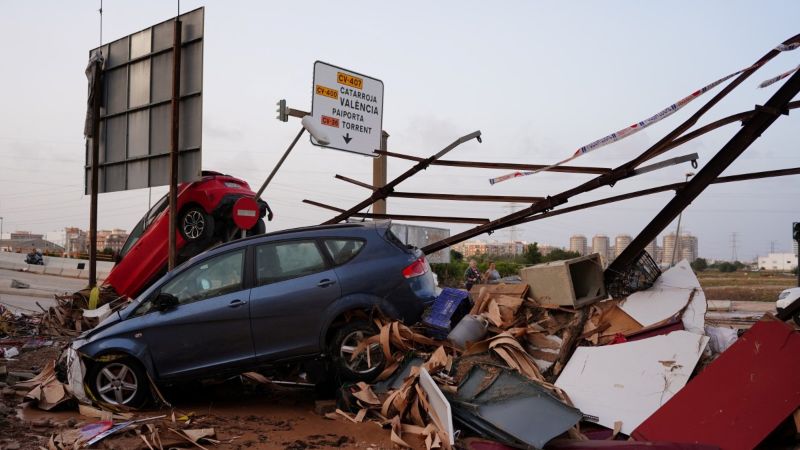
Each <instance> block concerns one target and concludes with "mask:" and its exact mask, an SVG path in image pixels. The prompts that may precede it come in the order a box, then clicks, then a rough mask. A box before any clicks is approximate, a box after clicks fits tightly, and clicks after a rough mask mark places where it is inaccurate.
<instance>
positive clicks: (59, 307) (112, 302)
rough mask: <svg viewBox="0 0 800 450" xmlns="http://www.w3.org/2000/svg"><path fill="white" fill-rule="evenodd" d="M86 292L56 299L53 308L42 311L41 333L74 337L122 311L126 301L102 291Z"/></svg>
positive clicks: (104, 289)
mask: <svg viewBox="0 0 800 450" xmlns="http://www.w3.org/2000/svg"><path fill="white" fill-rule="evenodd" d="M95 292H96V294H93V293H92V292H91V291H90V290H89V289H85V290H83V291H79V292H76V293H74V294H66V295H56V296H55V300H56V306H51V307H50V308H48V309H47V310H45V311H44V314H43V316H42V318H41V331H42V333H45V334H50V335H53V336H63V337H68V338H74V337H77V336H78V335H79V334H81V333H82V332H83V331H85V330H90V329H92V328H94V327H95V326H97V324H98V323H100V321H101V320H103V319H104V318H106V317H108V316H109V315H110V314H111V313H112V312H114V311H117V310H119V309H121V308H123V307H124V306H125V305H126V304H127V303H128V302H129V301H130V299H128V298H127V297H120V296H117V295H116V294H115V293H113V291H111V290H110V289H108V288H106V287H103V288H101V289H97V290H95Z"/></svg>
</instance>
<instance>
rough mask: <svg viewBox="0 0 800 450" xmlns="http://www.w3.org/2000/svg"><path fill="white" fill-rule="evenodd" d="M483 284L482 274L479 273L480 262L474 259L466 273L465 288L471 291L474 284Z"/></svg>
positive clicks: (470, 261)
mask: <svg viewBox="0 0 800 450" xmlns="http://www.w3.org/2000/svg"><path fill="white" fill-rule="evenodd" d="M480 282H481V273H480V271H478V262H477V261H475V260H474V259H470V260H469V267H467V270H466V271H465V272H464V286H465V287H466V288H467V290H468V291H469V290H470V289H472V286H473V285H474V284H478V283H480Z"/></svg>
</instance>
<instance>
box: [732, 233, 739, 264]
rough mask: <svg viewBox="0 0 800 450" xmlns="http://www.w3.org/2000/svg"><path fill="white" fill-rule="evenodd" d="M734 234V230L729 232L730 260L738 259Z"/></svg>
mask: <svg viewBox="0 0 800 450" xmlns="http://www.w3.org/2000/svg"><path fill="white" fill-rule="evenodd" d="M736 236H737V233H736V232H733V233H731V262H734V261H737V260H738V259H739V257H738V255H737V254H736Z"/></svg>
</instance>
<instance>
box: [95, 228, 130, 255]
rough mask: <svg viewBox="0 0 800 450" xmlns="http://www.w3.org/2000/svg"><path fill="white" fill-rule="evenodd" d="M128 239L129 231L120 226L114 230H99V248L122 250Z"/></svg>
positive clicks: (101, 249) (99, 249) (100, 249)
mask: <svg viewBox="0 0 800 450" xmlns="http://www.w3.org/2000/svg"><path fill="white" fill-rule="evenodd" d="M127 239H128V233H127V232H126V231H125V230H120V229H119V228H114V229H113V230H98V231H97V250H98V251H103V250H105V249H107V248H110V249H111V250H112V251H115V252H118V251H120V250H122V246H123V245H125V241H126V240H127Z"/></svg>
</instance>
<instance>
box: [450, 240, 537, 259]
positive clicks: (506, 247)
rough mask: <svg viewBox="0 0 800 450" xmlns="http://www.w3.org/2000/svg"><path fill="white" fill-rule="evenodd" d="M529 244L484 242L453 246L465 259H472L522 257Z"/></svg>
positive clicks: (463, 243)
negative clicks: (478, 256)
mask: <svg viewBox="0 0 800 450" xmlns="http://www.w3.org/2000/svg"><path fill="white" fill-rule="evenodd" d="M525 247H527V243H526V242H523V241H515V242H484V241H466V242H462V243H460V244H456V245H454V246H453V250H456V251H458V252H460V253H461V254H463V255H464V257H465V258H470V257H473V256H475V255H489V256H501V255H512V256H513V255H521V254H522V253H524V252H525Z"/></svg>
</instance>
